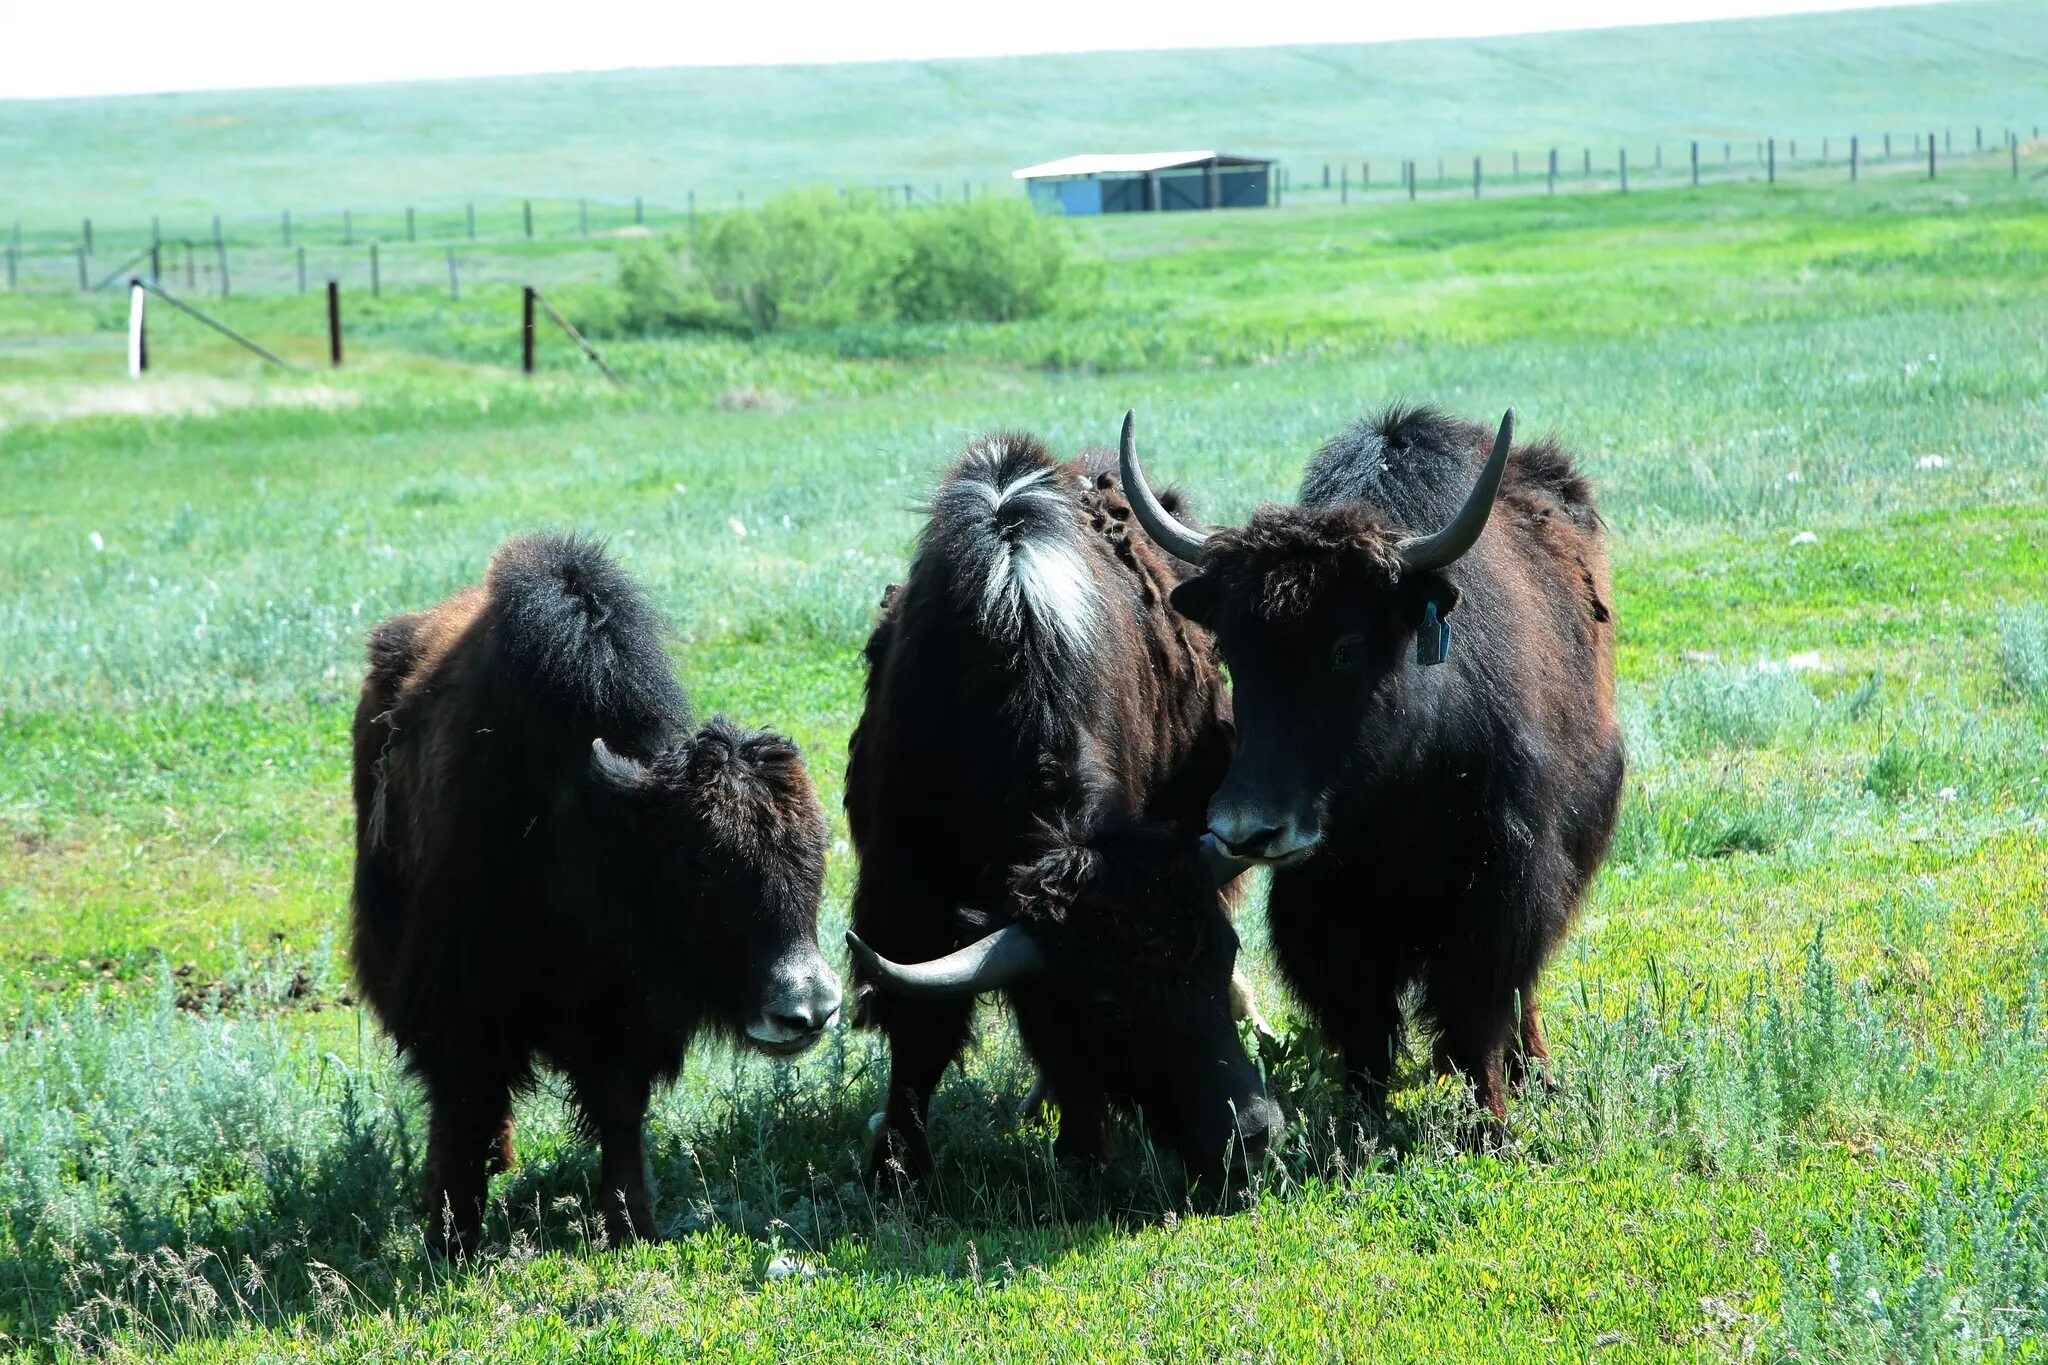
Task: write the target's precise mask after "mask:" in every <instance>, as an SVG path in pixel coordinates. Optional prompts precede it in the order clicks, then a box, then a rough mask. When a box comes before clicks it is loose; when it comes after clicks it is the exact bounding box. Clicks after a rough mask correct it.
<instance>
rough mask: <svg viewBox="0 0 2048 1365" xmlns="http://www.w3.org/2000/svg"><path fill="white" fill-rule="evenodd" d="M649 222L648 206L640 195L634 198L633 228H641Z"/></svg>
mask: <svg viewBox="0 0 2048 1365" xmlns="http://www.w3.org/2000/svg"><path fill="white" fill-rule="evenodd" d="M646 221H647V205H646V203H645V202H644V201H642V199H641V198H640V196H639V195H637V194H636V195H634V196H633V226H634V227H639V226H640V225H641V224H642V223H645V222H646Z"/></svg>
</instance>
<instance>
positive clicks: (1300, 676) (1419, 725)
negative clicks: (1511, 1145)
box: [1119, 407, 1624, 1137]
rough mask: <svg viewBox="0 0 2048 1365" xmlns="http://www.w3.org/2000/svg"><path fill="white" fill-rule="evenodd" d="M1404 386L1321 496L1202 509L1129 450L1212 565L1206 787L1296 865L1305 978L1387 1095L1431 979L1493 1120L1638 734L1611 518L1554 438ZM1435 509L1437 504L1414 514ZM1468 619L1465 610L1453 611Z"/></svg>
mask: <svg viewBox="0 0 2048 1365" xmlns="http://www.w3.org/2000/svg"><path fill="white" fill-rule="evenodd" d="M1513 438H1514V411H1513V409H1509V410H1508V412H1507V414H1506V416H1505V417H1504V418H1503V419H1502V421H1501V424H1500V427H1499V429H1498V431H1497V432H1496V433H1495V434H1494V437H1493V442H1492V446H1491V449H1490V450H1489V449H1488V446H1487V429H1486V428H1485V427H1483V426H1480V425H1477V424H1475V423H1470V422H1465V421H1459V420H1456V419H1453V418H1451V417H1449V416H1446V415H1445V414H1443V413H1441V412H1438V411H1435V410H1433V409H1430V408H1405V407H1403V408H1393V409H1390V410H1387V411H1385V412H1383V413H1381V414H1380V415H1378V416H1377V417H1375V418H1371V419H1368V420H1364V421H1361V422H1359V423H1357V424H1356V425H1354V426H1353V427H1351V428H1350V429H1349V430H1348V431H1346V432H1344V433H1343V434H1342V435H1340V436H1338V437H1336V438H1335V439H1333V440H1331V441H1330V442H1328V443H1327V444H1326V445H1324V446H1323V448H1322V450H1321V451H1320V452H1319V453H1318V454H1317V456H1316V457H1315V459H1314V460H1313V461H1312V462H1311V463H1310V464H1309V467H1308V469H1307V471H1306V473H1305V474H1304V476H1303V478H1302V483H1301V492H1300V496H1299V499H1298V502H1297V503H1296V504H1295V505H1292V506H1283V505H1272V504H1269V505H1266V506H1262V507H1260V508H1258V509H1257V510H1256V511H1255V512H1254V513H1253V514H1252V516H1251V518H1250V520H1249V521H1248V522H1246V524H1244V525H1243V526H1237V527H1225V528H1220V529H1216V530H1210V531H1201V530H1197V529H1193V528H1191V527H1190V526H1188V525H1187V524H1186V523H1185V522H1184V521H1183V520H1181V519H1180V518H1178V517H1176V516H1175V514H1174V512H1173V510H1172V509H1171V508H1170V507H1168V506H1166V505H1165V504H1164V503H1163V502H1162V501H1161V500H1160V499H1159V498H1158V497H1155V496H1154V495H1153V494H1152V491H1151V489H1150V488H1149V487H1148V486H1147V485H1146V483H1145V479H1144V474H1143V472H1142V471H1141V469H1140V468H1139V465H1138V459H1137V449H1136V442H1135V440H1134V438H1133V436H1132V424H1131V418H1130V417H1128V416H1126V418H1125V423H1124V436H1123V441H1122V443H1121V448H1120V451H1119V463H1120V467H1121V470H1122V473H1123V481H1124V488H1125V490H1126V491H1127V492H1128V494H1129V495H1130V497H1131V500H1132V503H1133V507H1134V511H1135V512H1136V514H1137V516H1138V519H1139V521H1140V522H1141V524H1142V525H1143V526H1144V528H1145V530H1146V532H1147V533H1148V534H1149V535H1150V536H1151V537H1152V538H1153V539H1154V540H1155V541H1156V542H1157V543H1158V544H1159V545H1161V546H1162V547H1164V548H1165V549H1167V550H1168V551H1169V552H1171V553H1172V554H1173V555H1174V556H1176V557H1177V558H1179V559H1181V560H1183V561H1184V562H1186V563H1188V564H1190V565H1194V566H1198V568H1199V572H1198V573H1195V574H1194V575H1193V576H1191V577H1189V578H1187V579H1186V580H1185V581H1184V582H1182V583H1181V584H1180V585H1179V586H1177V587H1176V588H1175V589H1174V590H1173V593H1172V602H1173V606H1174V608H1175V609H1176V610H1177V611H1179V612H1180V613H1181V614H1182V615H1184V616H1186V617H1187V618H1188V619H1189V620H1190V621H1194V622H1196V623H1198V624H1200V625H1202V626H1204V627H1205V628H1207V629H1209V630H1210V631H1212V632H1213V633H1214V635H1215V638H1216V641H1217V645H1218V648H1219V649H1220V651H1221V653H1222V657H1223V659H1224V661H1225V663H1226V665H1227V666H1228V668H1229V670H1230V676H1231V683H1232V689H1233V694H1234V695H1233V701H1234V707H1235V718H1236V723H1237V726H1238V743H1237V747H1236V750H1235V752H1234V755H1233V758H1232V762H1231V767H1230V772H1229V774H1228V776H1227V777H1225V779H1224V780H1223V782H1222V784H1221V785H1220V786H1219V787H1218V789H1217V791H1216V793H1215V795H1214V796H1213V797H1212V799H1211V800H1210V802H1209V812H1208V834H1207V836H1206V837H1208V838H1210V839H1213V840H1214V841H1215V843H1216V844H1217V846H1218V847H1219V848H1220V849H1221V850H1222V851H1223V852H1224V853H1226V854H1228V855H1230V856H1232V857H1235V858H1238V859H1241V860H1244V861H1245V862H1247V863H1263V864H1265V865H1266V866H1268V867H1269V868H1271V869H1272V886H1271V892H1270V897H1269V901H1268V906H1267V918H1268V922H1269V926H1270V929H1271V936H1272V942H1273V947H1274V951H1275V955H1276V957H1277V959H1278V964H1279V967H1280V970H1281V973H1282V975H1283V976H1284V977H1285V979H1286V980H1287V982H1288V983H1289V984H1290V985H1291V986H1292V987H1293V989H1294V991H1295V992H1296V994H1297V995H1298V996H1299V998H1300V999H1301V1000H1302V1002H1303V1003H1304V1004H1305V1005H1307V1006H1308V1008H1309V1009H1310V1011H1311V1012H1312V1013H1313V1014H1314V1015H1315V1016H1316V1018H1317V1020H1318V1022H1319V1023H1320V1024H1321V1025H1322V1027H1323V1029H1324V1032H1325V1034H1326V1036H1327V1037H1329V1038H1330V1039H1331V1040H1332V1041H1333V1042H1334V1043H1335V1044H1336V1045H1337V1046H1338V1048H1339V1049H1340V1050H1341V1052H1342V1054H1343V1057H1344V1062H1345V1066H1346V1069H1347V1072H1348V1074H1349V1076H1350V1078H1351V1082H1352V1085H1353V1086H1354V1088H1355V1089H1356V1090H1357V1091H1359V1092H1361V1093H1362V1094H1363V1095H1364V1096H1365V1097H1366V1098H1367V1100H1368V1101H1369V1102H1371V1103H1372V1104H1374V1105H1383V1104H1384V1100H1385V1092H1386V1087H1387V1084H1388V1081H1389V1079H1390V1076H1391V1068H1392V1065H1393V1060H1394V1057H1395V1055H1396V1053H1397V1052H1398V1050H1399V1047H1400V1044H1401V1041H1402V1038H1403V1033H1404V1018H1403V1012H1402V997H1403V995H1404V993H1405V992H1407V991H1409V989H1410V988H1411V987H1412V988H1416V997H1415V998H1416V1001H1417V1004H1418V1006H1419V1014H1420V1017H1421V1020H1422V1022H1423V1023H1424V1024H1425V1025H1426V1027H1427V1031H1428V1032H1429V1033H1430V1034H1431V1035H1433V1038H1434V1043H1435V1048H1434V1054H1435V1059H1436V1064H1437V1066H1438V1068H1439V1069H1441V1070H1447V1071H1450V1072H1452V1073H1453V1074H1457V1075H1460V1076H1462V1077H1464V1078H1465V1079H1466V1080H1467V1081H1468V1082H1469V1084H1470V1086H1471V1088H1472V1091H1473V1093H1474V1096H1475V1098H1476V1099H1477V1101H1478V1103H1479V1105H1480V1106H1481V1107H1482V1110H1483V1117H1482V1121H1481V1129H1480V1132H1481V1133H1482V1134H1483V1135H1485V1136H1488V1137H1494V1136H1498V1135H1499V1134H1502V1133H1504V1131H1505V1123H1506V1118H1507V1105H1506V1091H1507V1089H1508V1088H1509V1087H1510V1086H1512V1085H1514V1084H1517V1083H1519V1082H1521V1081H1523V1080H1525V1079H1526V1078H1527V1077H1528V1075H1529V1074H1530V1073H1531V1072H1532V1071H1535V1072H1539V1073H1540V1072H1541V1070H1542V1068H1543V1067H1544V1064H1545V1059H1546V1058H1547V1057H1548V1055H1549V1050H1548V1048H1547V1046H1546V1045H1545V1042H1544V1038H1543V1027H1542V1018H1541V1013H1540V1011H1539V1009H1538V1004H1537V995H1536V989H1537V984H1538V981H1539V978H1540V976H1541V974H1542V971H1543V968H1544V965H1545V963H1546V962H1547V961H1548V959H1549V958H1550V957H1551V955H1552V954H1553V953H1554V952H1555V951H1556V949H1557V947H1558V946H1559V944H1560V943H1561V942H1562V941H1563V939H1564V936H1565V934H1566V931H1567V930H1568V928H1569V927H1570V925H1571V923H1572V920H1573V918H1574V916H1575V915H1576V913H1577V910H1578V907H1579V904H1580V902H1581V901H1582V899H1583V898H1584V896H1585V894H1586V889H1587V886H1588V884H1589V883H1590V882H1591V880H1592V878H1593V876H1594V873H1595V872H1596V870H1597V869H1598V868H1599V865H1600V863H1601V861H1602V859H1603V858H1604V857H1605V856H1606V851H1607V845H1608V841H1609V839H1610V838H1611V836H1612V834H1613V831H1614V823H1615V817H1616V813H1617V810H1618V808H1619V805H1620V800H1621V793H1622V783H1623V771H1624V756H1623V751H1622V737H1621V730H1620V727H1619V725H1618V724H1617V722H1616V718H1615V710H1614V628H1615V627H1614V610H1613V605H1612V603H1613V592H1612V587H1611V584H1610V581H1609V568H1608V552H1607V535H1606V529H1605V526H1604V525H1603V523H1602V521H1601V519H1600V515H1599V511H1598V509H1597V508H1596V507H1595V505H1594V500H1593V492H1592V489H1591V487H1590V486H1589V485H1588V483H1587V482H1586V480H1585V478H1584V477H1583V476H1582V475H1581V474H1580V473H1579V472H1578V471H1577V469H1576V468H1575V467H1574V465H1573V463H1572V461H1571V458H1570V457H1569V456H1568V455H1567V454H1566V452H1565V451H1564V450H1563V449H1562V448H1560V446H1559V445H1558V444H1557V442H1556V441H1555V440H1554V439H1545V440H1541V441H1537V442H1533V443H1527V444H1523V445H1519V446H1517V445H1515V444H1514V439H1513ZM1418 528H1423V529H1418ZM1453 622H1455V623H1456V634H1455V636H1453V635H1452V631H1451V627H1452V624H1453Z"/></svg>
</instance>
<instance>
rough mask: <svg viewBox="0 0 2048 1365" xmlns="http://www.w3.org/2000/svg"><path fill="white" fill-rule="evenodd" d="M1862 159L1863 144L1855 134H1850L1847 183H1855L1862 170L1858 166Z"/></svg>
mask: <svg viewBox="0 0 2048 1365" xmlns="http://www.w3.org/2000/svg"><path fill="white" fill-rule="evenodd" d="M1862 159H1863V144H1862V142H1861V140H1860V139H1859V138H1858V137H1857V135H1856V134H1854V133H1851V134H1849V183H1850V184H1852V185H1853V184H1855V183H1856V177H1857V175H1858V173H1859V172H1860V171H1861V170H1862V166H1861V164H1860V163H1861V162H1862Z"/></svg>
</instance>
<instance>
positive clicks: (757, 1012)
mask: <svg viewBox="0 0 2048 1365" xmlns="http://www.w3.org/2000/svg"><path fill="white" fill-rule="evenodd" d="M355 803H356V875H355V942H354V957H355V968H356V976H357V979H358V980H359V981H360V983H361V985H362V989H363V995H364V996H365V998H366V999H367V1000H368V1001H369V1003H370V1006H371V1008H372V1009H374V1010H375V1011H376V1013H377V1017H378V1018H379V1019H380V1020H381V1021H382V1022H383V1024H384V1027H385V1028H386V1029H388V1030H389V1031H390V1033H391V1037H392V1039H393V1041H394V1042H396V1043H397V1044H398V1047H399V1049H400V1051H401V1052H402V1053H403V1054H404V1056H405V1059H406V1063H407V1065H408V1066H409V1067H410V1068H411V1070H412V1071H413V1073H414V1074H415V1075H417V1076H418V1077H419V1079H420V1081H421V1083H422V1084H423V1086H424V1087H425V1089H426V1092H427V1101H428V1107H429V1113H430V1118H429V1122H428V1129H427V1205H428V1212H429V1216H430V1219H431V1222H430V1225H429V1232H428V1237H429V1242H430V1244H431V1245H433V1246H434V1247H435V1248H437V1249H439V1250H443V1251H454V1252H463V1251H467V1250H469V1249H472V1248H473V1247H474V1246H475V1244H476V1240H477V1236H478V1233H479V1232H480V1230H481V1224H482V1214H483V1202H484V1196H485V1190H486V1182H487V1181H488V1179H489V1176H490V1173H491V1172H492V1171H493V1170H502V1169H504V1168H505V1167H507V1166H509V1165H510V1164H511V1162H512V1096H513V1095H514V1094H515V1093H516V1092H518V1091H520V1090H522V1089H525V1088H526V1087H528V1086H530V1085H532V1084H533V1081H534V1066H535V1064H536V1062H539V1061H545V1062H547V1063H550V1064H552V1065H554V1066H556V1067H559V1068H560V1069H561V1070H562V1071H563V1072H564V1073H566V1074H567V1076H568V1079H569V1084H570V1088H571V1090H572V1091H573V1092H574V1095H575V1098H576V1101H577V1105H578V1108H579V1109H580V1110H581V1112H582V1117H583V1121H584V1123H585V1125H586V1127H587V1128H588V1130H589V1132H590V1134H591V1135H592V1136H594V1137H596V1138H597V1139H598V1142H599V1144H600V1148H601V1156H602V1161H601V1166H602V1169H601V1175H600V1180H601V1199H602V1211H603V1215H604V1226H605V1232H606V1235H607V1236H608V1237H609V1239H610V1240H611V1241H612V1242H613V1243H614V1244H617V1243H620V1242H624V1241H629V1240H631V1239H633V1238H635V1237H651V1236H653V1235H654V1231H655V1229H654V1213H653V1205H652V1202H651V1200H650V1198H649V1195H648V1191H647V1180H646V1162H645V1157H644V1155H643V1153H642V1148H641V1141H642V1139H641V1129H642V1125H643V1123H644V1121H645V1119H646V1115H647V1102H648V1093H649V1090H650V1088H651V1087H652V1086H653V1085H654V1084H655V1083H656V1082H667V1081H671V1080H673V1079H674V1078H675V1076H676V1073H677V1072H678V1071H679V1070H680V1069H681V1067H682V1061H683V1050H684V1048H685V1047H686V1046H687V1045H688V1043H689V1042H690V1039H691V1038H692V1036H693V1035H695V1034H696V1033H697V1032H698V1031H699V1030H700V1029H711V1030H714V1031H717V1032H722V1033H726V1034H728V1035H731V1036H733V1037H735V1038H737V1039H742V1040H744V1041H745V1042H746V1043H748V1044H749V1045H751V1046H753V1047H755V1048H757V1049H759V1050H761V1051H764V1052H768V1053H770V1054H772V1055H776V1056H789V1055H792V1054H794V1053H798V1052H801V1051H803V1050H804V1049H806V1048H808V1047H809V1046H811V1045H812V1044H813V1043H815V1042H816V1041H817V1040H818V1039H819V1038H820V1037H821V1036H823V1033H824V1030H825V1028H826V1026H827V1025H829V1024H830V1023H831V1022H832V1020H833V1018H834V1017H835V1016H836V1015H837V1014H838V1011H839V1004H840V991H839V981H838V978H837V977H835V976H834V975H833V972H832V969H831V968H830V967H829V966H827V965H826V963H825V960H824V958H823V956H822V955H821V954H820V953H819V952H818V937H817V936H818V901H819V896H820V888H821V886H822V883H823V880H824V875H825V844H826V826H825V812H824V809H823V808H822V806H821V805H820V804H819V802H818V796H817V793H816V791H815V790H814V789H813V788H812V786H811V781H810V778H809V777H808V776H807V775H806V774H805V771H804V763H803V758H802V756H801V755H800V754H799V753H798V752H797V749H796V746H795V745H793V744H791V743H790V742H789V741H788V740H785V739H783V738H781V737H780V736H777V735H774V734H770V733H768V732H766V731H748V730H741V729H740V728H739V727H737V726H735V725H733V724H732V723H731V722H729V721H727V720H725V719H724V718H722V717H720V718H716V719H713V720H712V721H710V722H709V723H708V724H705V725H702V726H698V727H695V728H693V727H692V724H691V719H690V709H689V704H688V702H687V701H685V699H684V697H683V692H682V689H681V688H679V687H678V686H677V685H676V682H675V678H674V676H673V675H672V674H671V672H670V669H669V661H668V656H667V653H666V651H665V650H664V649H663V648H662V644H661V628H660V623H659V620H658V618H657V617H656V616H655V614H654V612H653V610H652V608H650V607H649V606H648V605H647V602H646V600H645V599H644V598H643V597H642V596H641V595H640V592H639V591H638V589H636V588H635V587H634V586H633V584H632V583H631V582H629V581H628V580H627V579H626V577H625V576H624V575H623V574H622V573H620V572H619V570H618V569H617V567H616V566H614V565H613V564H612V563H611V562H610V560H608V559H607V558H606V557H605V555H604V553H603V551H602V550H600V549H599V548H598V547H597V546H596V545H595V544H593V543H591V542H589V541H583V540H575V539H568V538H563V537H556V536H527V537H524V538H521V539H518V540H514V541H511V542H510V543H508V544H507V545H506V546H505V547H504V548H503V549H501V550H500V551H499V552H498V554H497V556H496V558H494V559H493V560H492V561H491V569H490V574H489V576H488V577H487V578H486V580H485V582H484V585H483V586H482V587H480V588H470V589H468V590H466V591H464V592H461V593H458V594H456V595H455V596H453V597H451V598H449V599H448V600H447V601H445V602H443V603H441V604H440V605H439V606H436V607H433V608H431V609H429V610H427V611H422V612H416V613H413V614H411V615H406V616H398V617H394V618H393V619H391V620H389V621H386V622H385V623H384V624H382V625H380V626H378V627H377V628H376V629H375V630H374V631H372V632H371V634H370V669H369V675H368V677H367V678H365V679H364V682H363V693H362V701H361V703H360V705H359V706H358V707H357V710H356V718H355Z"/></svg>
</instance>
